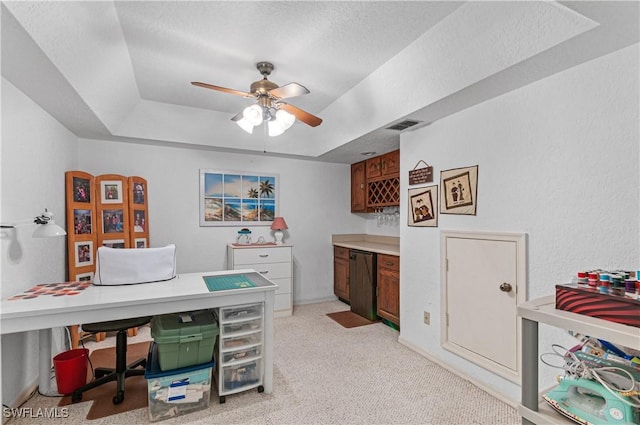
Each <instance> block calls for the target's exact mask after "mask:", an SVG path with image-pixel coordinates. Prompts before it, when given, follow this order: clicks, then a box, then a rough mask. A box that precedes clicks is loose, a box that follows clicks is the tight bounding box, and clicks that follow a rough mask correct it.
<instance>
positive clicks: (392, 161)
mask: <svg viewBox="0 0 640 425" xmlns="http://www.w3.org/2000/svg"><path fill="white" fill-rule="evenodd" d="M399 175H400V150H395V151H393V152H389V153H386V154H384V155H380V156H376V157H375V158H369V159H367V180H371V179H376V178H378V177H397V176H399Z"/></svg>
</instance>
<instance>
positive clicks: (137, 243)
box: [133, 238, 147, 248]
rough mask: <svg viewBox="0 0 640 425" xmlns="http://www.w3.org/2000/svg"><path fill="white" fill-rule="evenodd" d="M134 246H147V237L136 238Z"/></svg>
mask: <svg viewBox="0 0 640 425" xmlns="http://www.w3.org/2000/svg"><path fill="white" fill-rule="evenodd" d="M133 242H134V245H133V247H134V248H146V247H147V238H135V240H134V241H133Z"/></svg>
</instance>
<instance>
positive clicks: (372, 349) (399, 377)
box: [10, 301, 521, 425]
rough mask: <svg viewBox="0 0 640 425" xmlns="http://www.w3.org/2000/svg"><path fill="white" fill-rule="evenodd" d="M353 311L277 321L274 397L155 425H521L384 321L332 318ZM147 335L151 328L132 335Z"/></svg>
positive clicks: (233, 401) (247, 398)
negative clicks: (353, 324)
mask: <svg viewBox="0 0 640 425" xmlns="http://www.w3.org/2000/svg"><path fill="white" fill-rule="evenodd" d="M348 309H349V306H347V305H346V304H344V303H341V302H339V301H333V302H325V303H319V304H309V305H302V306H296V307H295V309H294V315H293V316H292V317H281V318H276V319H275V320H274V337H275V346H274V389H273V393H272V394H266V393H258V392H257V390H251V391H247V392H243V393H239V394H235V395H229V396H227V397H226V403H224V404H220V403H219V402H218V394H217V391H215V390H213V391H212V396H211V403H210V406H209V408H208V409H206V410H201V411H197V412H192V413H189V414H187V415H183V416H178V417H176V418H172V419H167V420H164V421H161V422H158V425H160V424H161V425H174V424H190V425H210V424H214V425H215V424H221V425H222V424H224V425H231V424H254V425H274V424H277V425H286V424H292V425H293V424H295V425H299V424H317V425H325V424H326V425H329V424H332V425H333V424H335V425H343V424H353V425H369V424H372V425H376V424H378V425H382V424H398V425H413V424H416V425H422V424H429V425H458V424H460V425H463V424H464V425H471V424H474V425H519V424H520V423H521V421H520V416H519V415H518V412H517V411H516V409H514V408H513V407H511V406H509V405H508V404H506V403H504V402H503V401H501V400H498V399H496V398H495V397H492V396H491V395H489V394H488V393H486V392H484V391H482V390H480V389H479V388H478V387H476V386H474V385H473V384H471V383H470V382H468V381H466V380H464V379H462V378H460V377H458V376H457V375H454V374H453V373H451V372H449V371H447V370H445V369H443V368H441V367H440V366H438V365H436V364H434V363H432V362H430V361H428V360H427V359H425V358H424V357H422V356H420V355H419V354H417V353H415V352H413V351H411V350H410V349H408V348H407V347H405V346H403V345H402V344H399V343H398V332H397V331H396V330H394V329H392V328H390V327H389V326H386V325H384V324H383V323H381V322H378V323H374V324H372V325H369V326H360V327H357V328H352V329H345V328H343V327H342V326H336V322H335V321H333V320H331V319H330V318H328V317H327V316H326V314H327V313H332V312H336V311H344V310H348ZM148 335H149V332H148V328H146V329H144V330H141V332H140V334H139V336H138V337H136V338H145V337H147V338H148ZM110 340H111V341H112V340H113V338H112V337H108V338H107V340H106V341H104V342H102V343H100V344H102V345H100V346H101V347H104V346H105V345H104V344H105V343H106V344H109V341H110ZM92 344H95V343H93V342H92ZM59 400H60V398H48V397H43V396H40V395H36V396H34V397H33V398H31V399H30V400H29V401H28V402H27V403H26V404H25V405H24V407H32V408H34V409H35V408H39V407H40V408H45V407H49V408H52V407H55V406H56V405H57V403H58V401H59ZM89 405H90V403H78V404H74V405H71V406H67V408H68V413H67V414H68V417H67V418H65V419H61V418H55V419H29V418H21V419H17V418H16V419H12V420H11V422H10V424H11V425H22V424H38V425H41V424H52V425H53V424H57V425H60V424H78V425H79V424H86V423H87V420H86V419H85V418H86V416H87V411H88V409H89ZM148 423H149V417H148V412H147V409H137V410H132V411H129V412H126V413H122V414H118V415H113V416H108V417H106V418H101V419H96V420H93V421H91V422H90V423H89V424H90V425H118V424H122V425H137V424H148Z"/></svg>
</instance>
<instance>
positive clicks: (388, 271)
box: [378, 254, 400, 326]
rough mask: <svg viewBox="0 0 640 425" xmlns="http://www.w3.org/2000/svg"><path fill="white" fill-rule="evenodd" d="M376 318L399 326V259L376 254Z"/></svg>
mask: <svg viewBox="0 0 640 425" xmlns="http://www.w3.org/2000/svg"><path fill="white" fill-rule="evenodd" d="M378 316H380V317H382V318H383V319H386V320H388V321H390V322H392V323H394V324H396V325H398V326H400V257H397V256H394V255H386V254H378Z"/></svg>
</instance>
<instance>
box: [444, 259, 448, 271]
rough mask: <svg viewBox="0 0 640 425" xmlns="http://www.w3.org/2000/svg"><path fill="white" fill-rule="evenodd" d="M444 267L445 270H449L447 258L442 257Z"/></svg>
mask: <svg viewBox="0 0 640 425" xmlns="http://www.w3.org/2000/svg"><path fill="white" fill-rule="evenodd" d="M444 268H445V271H447V272H448V271H449V259H448V258H445V259H444Z"/></svg>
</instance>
